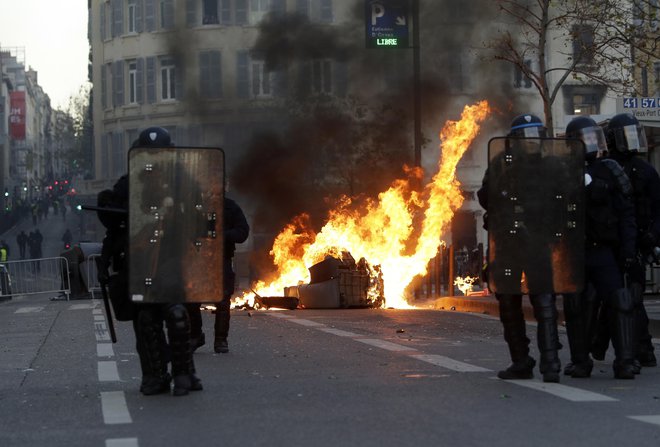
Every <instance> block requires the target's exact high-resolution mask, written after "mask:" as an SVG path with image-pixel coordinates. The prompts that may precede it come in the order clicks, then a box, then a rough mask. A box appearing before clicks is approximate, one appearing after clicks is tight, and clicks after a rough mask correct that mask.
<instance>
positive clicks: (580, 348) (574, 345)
mask: <svg viewBox="0 0 660 447" xmlns="http://www.w3.org/2000/svg"><path fill="white" fill-rule="evenodd" d="M582 299H583V295H580V294H566V295H564V317H565V319H566V333H567V335H568V346H569V348H570V351H571V362H570V363H569V364H568V365H566V368H564V374H565V375H567V376H571V377H574V378H584V377H590V376H591V370H592V369H593V366H594V363H593V361H592V360H591V358H589V347H588V343H587V334H586V325H585V317H586V315H585V311H586V306H583V304H584V303H583V301H582Z"/></svg>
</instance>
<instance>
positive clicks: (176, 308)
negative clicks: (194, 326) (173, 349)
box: [165, 304, 190, 332]
mask: <svg viewBox="0 0 660 447" xmlns="http://www.w3.org/2000/svg"><path fill="white" fill-rule="evenodd" d="M165 318H166V321H167V327H168V329H169V330H175V331H177V332H185V331H190V318H189V317H188V310H187V309H186V307H185V306H184V305H183V304H172V305H169V306H168V307H167V310H166V312H165Z"/></svg>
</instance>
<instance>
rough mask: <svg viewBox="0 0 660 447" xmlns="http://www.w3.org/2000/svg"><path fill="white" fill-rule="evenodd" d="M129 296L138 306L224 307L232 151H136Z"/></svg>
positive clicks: (131, 157)
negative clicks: (191, 304)
mask: <svg viewBox="0 0 660 447" xmlns="http://www.w3.org/2000/svg"><path fill="white" fill-rule="evenodd" d="M128 172H129V173H128V185H129V194H130V196H129V217H128V221H129V272H130V273H129V294H130V296H131V299H132V300H133V301H134V302H144V303H179V302H195V303H201V302H219V301H221V300H222V291H223V269H222V262H223V255H224V241H223V232H222V223H223V205H224V183H225V179H224V175H225V168H224V152H223V151H222V149H214V148H186V147H176V148H175V147H167V148H133V149H131V150H129V152H128Z"/></svg>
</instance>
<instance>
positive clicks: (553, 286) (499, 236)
mask: <svg viewBox="0 0 660 447" xmlns="http://www.w3.org/2000/svg"><path fill="white" fill-rule="evenodd" d="M584 153H585V151H584V145H583V144H582V142H580V141H579V140H565V139H552V138H549V139H536V138H493V139H492V140H490V141H489V143H488V178H487V182H488V189H487V191H488V287H489V288H490V290H492V291H493V292H496V293H500V294H528V293H533V294H536V293H557V294H561V293H577V292H579V291H581V290H582V288H583V286H584V250H585V247H584V225H585V188H584Z"/></svg>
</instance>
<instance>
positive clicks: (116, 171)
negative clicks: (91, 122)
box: [111, 132, 126, 177]
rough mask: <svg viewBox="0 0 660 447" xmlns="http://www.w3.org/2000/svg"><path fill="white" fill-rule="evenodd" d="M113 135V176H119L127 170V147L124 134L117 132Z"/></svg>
mask: <svg viewBox="0 0 660 447" xmlns="http://www.w3.org/2000/svg"><path fill="white" fill-rule="evenodd" d="M111 135H112V176H113V177H117V176H119V175H122V174H123V173H125V172H126V149H125V145H124V135H123V134H122V133H121V132H115V133H113V134H111Z"/></svg>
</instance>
